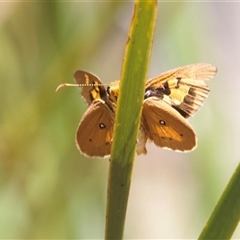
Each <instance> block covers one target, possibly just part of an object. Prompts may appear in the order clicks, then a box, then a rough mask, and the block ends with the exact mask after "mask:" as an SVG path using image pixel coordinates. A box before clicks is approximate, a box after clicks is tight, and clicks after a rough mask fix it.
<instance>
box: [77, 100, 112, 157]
mask: <svg viewBox="0 0 240 240" xmlns="http://www.w3.org/2000/svg"><path fill="white" fill-rule="evenodd" d="M113 124H114V115H113V112H112V111H111V110H110V108H109V107H108V106H107V105H106V104H105V103H104V101H102V100H98V99H97V100H94V101H93V102H92V104H91V105H90V106H89V108H88V109H87V111H86V112H85V113H84V115H83V117H82V120H81V122H80V124H79V127H78V129H77V133H76V144H77V147H78V149H79V150H80V152H82V153H83V154H84V155H86V156H90V157H108V156H109V155H110V152H111V145H112V137H113Z"/></svg>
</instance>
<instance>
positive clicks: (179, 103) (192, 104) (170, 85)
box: [145, 63, 217, 118]
mask: <svg viewBox="0 0 240 240" xmlns="http://www.w3.org/2000/svg"><path fill="white" fill-rule="evenodd" d="M216 72H217V69H216V67H214V66H212V65H211V64H206V63H199V64H192V65H188V66H185V67H180V68H176V69H173V70H170V71H167V72H165V73H162V74H160V75H159V76H156V77H154V78H151V79H149V80H148V81H147V83H146V92H145V98H148V97H151V96H158V97H160V98H162V99H163V100H164V101H165V102H167V103H168V104H169V105H171V106H172V107H173V108H175V109H176V110H177V111H178V112H179V113H180V114H181V115H182V116H184V117H185V118H187V117H190V116H193V114H194V113H195V112H196V111H197V110H198V109H199V107H200V106H202V104H203V101H204V99H205V98H206V97H207V96H208V93H209V91H210V89H209V88H208V86H207V85H206V83H205V81H206V80H209V79H210V78H212V77H213V76H214V75H215V74H216Z"/></svg>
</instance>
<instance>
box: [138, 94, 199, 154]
mask: <svg viewBox="0 0 240 240" xmlns="http://www.w3.org/2000/svg"><path fill="white" fill-rule="evenodd" d="M142 121H143V123H144V126H145V128H146V132H147V135H148V137H149V139H150V140H152V141H153V142H154V143H155V144H156V145H157V146H159V147H166V148H170V149H173V150H179V151H189V150H192V149H193V148H194V147H195V146H196V135H195V132H194V130H193V129H192V127H191V126H190V124H189V123H188V122H187V121H186V119H185V118H184V117H183V116H181V114H179V113H178V112H177V111H176V110H175V109H174V108H172V107H171V106H170V105H169V104H168V103H166V102H164V101H163V100H161V99H159V98H157V97H149V98H147V99H145V100H144V103H143V113H142Z"/></svg>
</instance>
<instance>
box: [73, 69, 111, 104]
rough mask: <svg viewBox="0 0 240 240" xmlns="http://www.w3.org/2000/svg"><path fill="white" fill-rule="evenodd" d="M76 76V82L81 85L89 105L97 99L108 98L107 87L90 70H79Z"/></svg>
mask: <svg viewBox="0 0 240 240" xmlns="http://www.w3.org/2000/svg"><path fill="white" fill-rule="evenodd" d="M74 78H75V80H76V82H77V83H78V84H80V85H81V87H82V92H81V94H82V96H83V97H84V98H85V100H86V102H87V104H88V105H90V104H91V103H92V101H93V100H95V99H102V100H104V101H105V100H106V98H107V92H106V89H105V87H104V86H103V85H102V84H103V83H102V82H101V80H100V79H99V78H98V77H97V76H96V75H94V74H92V73H90V72H86V71H81V70H79V71H76V72H75V74H74ZM99 84H100V85H99ZM84 85H85V86H84Z"/></svg>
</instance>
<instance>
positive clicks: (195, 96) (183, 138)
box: [65, 63, 217, 157]
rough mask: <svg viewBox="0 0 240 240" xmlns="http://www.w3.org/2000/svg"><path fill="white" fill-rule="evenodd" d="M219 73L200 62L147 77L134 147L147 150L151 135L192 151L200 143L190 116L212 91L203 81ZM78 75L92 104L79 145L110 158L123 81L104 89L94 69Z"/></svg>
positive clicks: (162, 143) (172, 146)
mask: <svg viewBox="0 0 240 240" xmlns="http://www.w3.org/2000/svg"><path fill="white" fill-rule="evenodd" d="M216 72H217V69H216V67H214V66H212V65H210V64H204V63H200V64H192V65H188V66H185V67H180V68H176V69H173V70H171V71H168V72H165V73H162V74H160V75H159V76H156V77H154V78H151V79H149V80H147V82H146V88H145V95H144V101H143V110H142V118H141V124H140V129H139V133H138V142H137V146H136V151H137V153H138V154H140V153H144V154H145V153H147V150H146V141H147V140H150V141H153V142H154V143H155V144H156V145H157V146H160V147H164V148H170V149H173V150H178V151H189V150H192V149H193V148H194V147H195V146H196V134H195V132H194V130H193V128H192V127H191V125H190V124H189V123H188V121H187V120H186V118H188V117H190V116H193V114H194V113H195V112H196V111H197V110H198V108H199V107H200V106H201V105H202V104H203V101H204V99H205V98H206V97H207V96H208V93H209V91H210V89H209V88H208V86H207V85H206V84H205V81H206V80H209V79H210V78H212V77H213V76H214V75H215V74H216ZM74 77H75V80H76V82H77V84H78V85H79V86H82V93H81V94H82V96H83V97H84V98H85V100H86V101H87V104H88V105H89V108H88V110H87V111H86V112H85V113H84V115H83V117H82V120H81V121H80V124H79V127H78V130H77V133H76V144H77V146H78V148H79V150H80V152H82V153H83V154H85V155H87V156H91V157H93V156H95V157H107V156H109V155H110V152H111V144H112V137H113V126H114V116H115V111H116V104H117V98H118V93H119V81H115V82H111V83H110V84H109V86H108V87H107V88H105V87H104V86H103V84H102V82H101V81H100V79H99V78H98V77H97V76H95V75H94V74H92V73H89V72H85V71H77V72H76V73H75V75H74ZM65 85H69V84H65Z"/></svg>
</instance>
